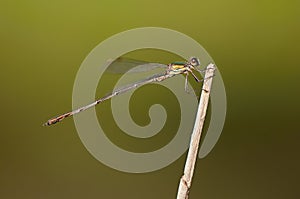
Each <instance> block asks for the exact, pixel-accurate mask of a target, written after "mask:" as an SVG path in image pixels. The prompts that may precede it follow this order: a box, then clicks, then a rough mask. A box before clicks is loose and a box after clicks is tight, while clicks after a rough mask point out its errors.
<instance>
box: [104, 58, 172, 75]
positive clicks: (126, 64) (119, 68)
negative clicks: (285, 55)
mask: <svg viewBox="0 0 300 199" xmlns="http://www.w3.org/2000/svg"><path fill="white" fill-rule="evenodd" d="M108 62H111V63H110V65H109V67H108V68H107V72H110V73H126V72H127V71H129V70H130V69H133V70H131V71H130V72H133V73H135V72H137V73H138V72H146V71H150V70H153V69H156V68H164V69H166V68H167V65H165V64H160V63H149V62H146V61H140V60H135V59H130V58H125V57H119V58H117V59H116V60H114V61H111V60H108Z"/></svg>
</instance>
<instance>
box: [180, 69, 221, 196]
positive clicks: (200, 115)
mask: <svg viewBox="0 0 300 199" xmlns="http://www.w3.org/2000/svg"><path fill="white" fill-rule="evenodd" d="M214 71H215V65H214V64H209V65H208V66H207V71H206V73H205V77H204V82H203V86H202V92H201V97H200V102H199V105H198V111H197V116H196V120H195V125H194V129H193V133H192V136H191V141H190V147H189V151H188V155H187V159H186V163H185V167H184V174H183V176H182V177H181V179H180V182H179V188H178V193H177V199H187V198H188V194H189V190H190V188H191V184H192V177H193V174H194V168H195V163H196V159H197V154H198V148H199V143H200V138H201V133H202V129H203V125H204V120H205V115H206V111H207V106H208V102H209V95H210V89H211V85H212V80H213V76H214Z"/></svg>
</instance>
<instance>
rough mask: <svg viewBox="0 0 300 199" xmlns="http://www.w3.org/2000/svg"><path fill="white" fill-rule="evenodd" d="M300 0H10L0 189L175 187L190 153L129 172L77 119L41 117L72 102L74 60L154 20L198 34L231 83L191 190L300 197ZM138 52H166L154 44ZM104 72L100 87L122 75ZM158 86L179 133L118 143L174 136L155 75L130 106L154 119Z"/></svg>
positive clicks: (141, 192)
mask: <svg viewBox="0 0 300 199" xmlns="http://www.w3.org/2000/svg"><path fill="white" fill-rule="evenodd" d="M299 8H300V3H299V1H296V0H292V1H283V0H274V1H271V0H263V1H258V0H256V1H250V0H248V1H233V0H229V1H220V0H219V1H216V0H212V1H177V0H173V1H158V0H152V1H55V0H54V1H36V0H27V1H16V0H13V1H8V0H4V1H1V2H0V67H1V68H0V70H1V72H0V79H1V84H0V91H1V98H0V104H1V114H0V119H1V120H0V121H1V133H0V141H1V145H0V198H8V199H13V198H30V199H34V198H49V199H50V198H57V199H58V198H130V199H135V198H145V199H147V198H164V199H167V198H170V199H171V198H174V197H175V195H176V192H177V186H178V182H179V178H180V177H181V175H182V172H183V165H184V161H185V157H186V154H184V155H183V156H182V157H181V158H180V159H179V160H177V161H176V162H174V163H173V164H171V165H170V166H168V167H166V168H164V169H161V170H159V171H155V172H151V173H148V174H127V173H122V172H119V171H116V170H113V169H111V168H109V167H107V166H105V165H103V164H101V163H99V162H98V161H97V160H95V159H94V158H93V157H92V156H91V155H90V154H89V153H88V151H87V150H86V149H85V147H84V146H83V144H82V143H81V141H80V139H79V137H78V135H77V132H76V129H75V127H74V123H73V120H72V119H70V118H68V119H66V120H65V121H64V122H63V123H60V124H57V125H55V126H52V127H49V128H48V127H42V124H43V123H44V122H45V121H46V120H47V119H49V117H52V116H54V115H56V114H59V113H63V112H65V111H69V110H70V109H71V102H72V87H73V82H74V79H75V76H76V72H77V70H78V69H79V67H80V64H81V62H82V61H83V60H84V58H85V57H86V56H87V54H88V53H89V52H90V51H91V50H92V49H93V48H94V47H95V46H96V45H97V44H98V43H99V42H101V41H103V40H105V39H106V38H108V37H110V36H111V35H113V34H116V33H118V32H121V31H125V30H128V29H132V28H137V27H144V26H158V27H165V28H171V29H174V30H177V31H180V32H182V33H184V34H187V35H189V36H191V37H192V38H194V39H195V40H197V41H198V42H199V43H201V44H202V45H203V46H204V47H205V48H206V50H207V51H208V52H209V53H210V55H211V56H212V57H213V59H214V61H215V63H216V64H217V65H218V68H219V70H220V72H221V74H222V77H223V80H224V83H225V87H226V91H227V100H228V112H227V118H226V123H225V127H224V131H223V133H222V135H221V137H220V140H219V142H218V143H217V145H216V147H215V148H214V150H213V151H212V152H211V153H210V154H209V156H207V157H206V158H205V159H202V160H198V163H197V166H196V172H195V176H194V178H193V180H194V181H193V185H192V189H191V192H190V198H209V199H220V198H222V199H225V198H228V199H235V198H236V199H240V198H242V199H247V198H249V199H252V198H256V199H260V198H261V199H262V198H263V199H265V198H274V199H275V198H299V195H300V192H299V175H300V172H299V167H300V160H299V147H298V146H299V140H300V133H299V131H300V130H299V129H300V128H299V123H298V121H299V113H300V108H299V101H300V94H299V83H300V82H299V79H298V78H299V73H300V69H299V68H300V61H299V55H298V54H299V52H300V37H299V35H300V14H299V13H300V9H299ZM135 58H142V59H146V60H147V59H150V60H157V59H156V56H154V54H153V53H148V52H146V51H145V53H140V54H139V55H138V56H137V57H135ZM159 59H160V60H159V61H162V62H165V63H168V62H171V61H181V60H173V57H172V56H170V57H159ZM104 78H105V79H104V80H106V81H107V88H106V86H102V88H103V90H101V91H99V95H98V94H97V96H99V97H100V96H101V95H102V94H105V93H106V92H108V91H109V89H111V88H112V86H111V83H112V81H113V80H116V79H117V78H118V75H107V76H106V77H104ZM191 81H192V79H191ZM144 89H146V90H147V91H143V90H144ZM160 93H165V94H166V95H167V96H169V97H165V98H164V97H161V96H160V95H161V94H160ZM147 94H149V97H147V100H145V104H143V103H144V102H143V99H144V98H143V96H144V95H147ZM140 95H142V96H140ZM151 96H157V98H158V102H160V103H162V104H167V108H166V109H168V111H169V113H168V114H169V115H170V116H172V117H171V118H170V121H168V126H169V127H166V128H167V129H165V132H169V133H168V134H166V135H164V134H160V135H157V137H156V138H153V139H154V140H153V141H152V142H146V141H143V144H142V145H143V146H144V147H142V146H141V144H139V143H134V140H130V139H128V138H126V137H125V136H124V135H122V133H121V132H117V133H116V132H115V131H113V132H112V135H111V136H110V138H111V139H117V140H116V141H114V142H116V144H117V145H119V146H122V147H124V148H126V149H127V150H130V151H134V150H135V148H134V147H133V146H136V147H137V151H153V150H156V149H158V148H160V147H162V146H163V145H164V144H166V143H168V142H169V141H170V140H171V139H172V136H174V135H173V134H172V132H174V131H176V128H177V127H178V122H179V121H178V117H176V114H179V110H178V102H177V101H176V98H174V97H173V96H172V94H170V93H169V94H168V91H166V90H164V89H162V88H158V89H155V87H154V86H153V85H150V86H148V88H147V87H145V88H142V89H141V90H138V91H137V93H135V94H134V99H133V102H134V103H133V105H131V107H130V110H131V114H132V117H133V119H134V120H135V121H136V122H137V123H138V124H141V125H146V124H147V123H148V122H149V118H148V111H147V110H148V108H149V106H150V105H151V103H152V104H153V103H154V102H153V101H152V102H151V100H150V97H151ZM169 99H172V100H169ZM173 99H174V100H173ZM149 101H150V102H151V103H150V102H149ZM170 101H171V102H170ZM169 103H170V104H169ZM102 105H103V106H101V107H97V111H98V113H97V114H98V116H99V120H101V118H100V116H101V117H105V115H106V113H107V114H109V113H108V111H109V106H110V102H106V103H104V104H102ZM176 107H177V108H176ZM101 111H103V112H101ZM99 112H101V113H99ZM109 117H111V116H108V118H109ZM172 121H174V124H172ZM170 122H171V123H170ZM106 124H109V119H106ZM106 128H108V129H109V128H110V127H109V126H107V125H106ZM118 139H119V140H118ZM123 139H124V141H122V140H123ZM120 140H121V141H120ZM135 141H136V142H138V140H135ZM126 145H128V146H126ZM124 161H126V160H124Z"/></svg>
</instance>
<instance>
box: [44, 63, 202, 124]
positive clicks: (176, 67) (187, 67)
mask: <svg viewBox="0 0 300 199" xmlns="http://www.w3.org/2000/svg"><path fill="white" fill-rule="evenodd" d="M119 59H120V58H119ZM121 59H122V58H121ZM162 66H163V67H165V72H164V73H161V74H156V75H153V76H151V77H148V78H146V79H144V80H141V81H138V82H135V83H133V84H130V85H127V86H124V87H122V88H120V89H117V90H115V91H113V92H111V93H109V94H107V95H106V96H104V97H102V98H100V99H98V100H96V101H94V102H93V103H91V104H89V105H86V106H84V107H81V108H79V109H76V110H73V111H71V112H68V113H65V114H62V115H59V116H57V117H54V118H52V119H50V120H48V121H47V122H46V123H45V124H44V126H49V125H52V124H55V123H57V122H60V121H61V120H63V119H65V118H66V117H69V116H72V115H75V114H77V113H80V112H82V111H84V110H86V109H88V108H91V107H93V106H96V105H97V104H100V103H101V102H103V101H105V100H108V99H110V98H112V97H114V96H116V95H119V94H121V93H125V92H127V91H129V90H131V89H135V88H138V87H140V86H143V85H145V84H149V83H152V82H161V81H164V80H166V79H168V78H170V77H173V76H175V75H179V74H184V75H185V76H186V77H185V87H184V88H185V91H187V89H188V87H187V86H188V75H189V74H191V75H192V76H193V77H194V79H195V80H196V81H197V82H200V81H203V79H201V80H200V79H198V78H197V76H196V75H195V74H194V73H193V70H196V71H198V72H203V71H205V70H200V69H198V68H197V67H198V66H200V61H199V59H198V58H196V57H192V58H190V59H189V61H186V62H173V63H170V64H168V65H164V64H156V63H148V64H143V67H144V68H145V67H149V68H150V67H152V68H155V67H162Z"/></svg>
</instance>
